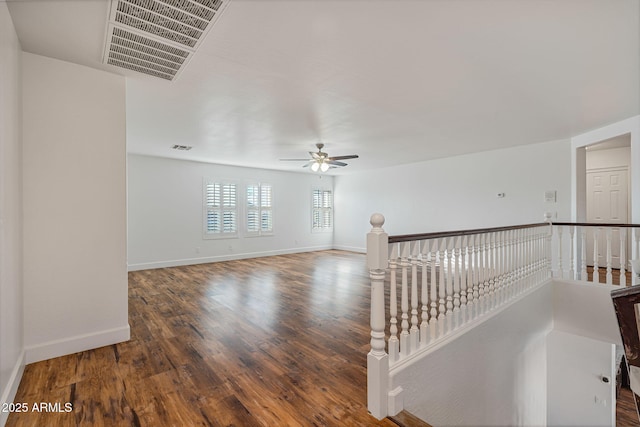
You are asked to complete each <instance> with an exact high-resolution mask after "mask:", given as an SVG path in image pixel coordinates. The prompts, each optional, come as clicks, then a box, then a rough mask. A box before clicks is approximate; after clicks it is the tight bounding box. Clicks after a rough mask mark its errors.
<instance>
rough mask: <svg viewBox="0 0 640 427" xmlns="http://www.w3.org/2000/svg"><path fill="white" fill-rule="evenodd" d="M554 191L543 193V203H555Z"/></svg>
mask: <svg viewBox="0 0 640 427" xmlns="http://www.w3.org/2000/svg"><path fill="white" fill-rule="evenodd" d="M556 193H557V191H556V190H547V191H545V192H544V201H545V202H555V201H556Z"/></svg>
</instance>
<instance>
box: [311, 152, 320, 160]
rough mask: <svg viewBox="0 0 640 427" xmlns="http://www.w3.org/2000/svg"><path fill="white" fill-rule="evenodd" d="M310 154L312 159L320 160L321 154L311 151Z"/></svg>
mask: <svg viewBox="0 0 640 427" xmlns="http://www.w3.org/2000/svg"><path fill="white" fill-rule="evenodd" d="M309 154H311V157H313V158H314V159H316V160H318V159H319V158H320V154H318V153H316V152H314V151H309Z"/></svg>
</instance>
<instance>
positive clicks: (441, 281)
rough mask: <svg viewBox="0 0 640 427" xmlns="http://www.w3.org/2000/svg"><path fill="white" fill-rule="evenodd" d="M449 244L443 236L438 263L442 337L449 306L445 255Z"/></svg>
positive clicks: (439, 325) (439, 328)
mask: <svg viewBox="0 0 640 427" xmlns="http://www.w3.org/2000/svg"><path fill="white" fill-rule="evenodd" d="M446 244H447V239H446V238H443V239H442V241H440V242H439V246H438V252H437V258H436V263H437V264H438V336H439V337H441V336H443V335H444V332H445V317H446V313H447V308H446V306H445V298H446V293H445V271H444V270H445V266H444V263H445V260H444V256H443V253H444V252H443V251H444V247H445V246H446Z"/></svg>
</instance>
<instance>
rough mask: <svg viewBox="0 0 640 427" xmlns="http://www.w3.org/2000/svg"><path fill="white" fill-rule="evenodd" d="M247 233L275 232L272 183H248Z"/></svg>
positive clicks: (258, 234)
mask: <svg viewBox="0 0 640 427" xmlns="http://www.w3.org/2000/svg"><path fill="white" fill-rule="evenodd" d="M246 233H247V235H248V236H249V235H250V236H264V235H268V234H273V189H272V187H271V184H249V185H247V230H246Z"/></svg>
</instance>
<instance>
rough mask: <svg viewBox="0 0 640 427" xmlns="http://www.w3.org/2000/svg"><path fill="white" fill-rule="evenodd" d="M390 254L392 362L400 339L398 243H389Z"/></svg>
mask: <svg viewBox="0 0 640 427" xmlns="http://www.w3.org/2000/svg"><path fill="white" fill-rule="evenodd" d="M389 247H390V251H389V252H390V253H391V256H390V258H389V260H390V261H389V316H390V317H391V319H390V321H389V323H390V326H389V332H390V333H391V336H390V337H389V361H390V363H393V362H395V361H397V360H398V358H399V355H400V341H399V340H398V297H397V288H398V280H397V277H396V273H397V269H398V243H391V244H390V245H389Z"/></svg>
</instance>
